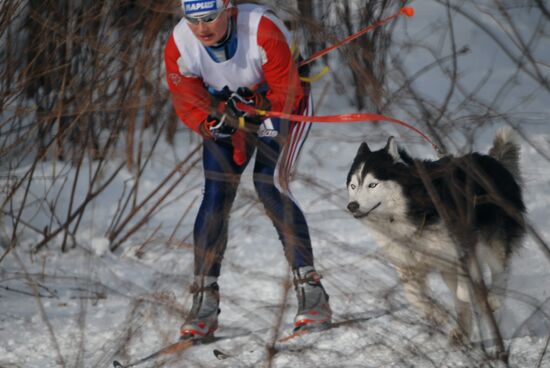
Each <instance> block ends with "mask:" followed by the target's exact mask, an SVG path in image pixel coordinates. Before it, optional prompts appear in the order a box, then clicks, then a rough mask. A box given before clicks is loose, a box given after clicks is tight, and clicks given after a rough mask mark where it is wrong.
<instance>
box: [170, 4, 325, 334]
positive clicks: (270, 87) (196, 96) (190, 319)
mask: <svg viewBox="0 0 550 368" xmlns="http://www.w3.org/2000/svg"><path fill="white" fill-rule="evenodd" d="M182 8H183V13H184V16H183V19H182V20H181V21H180V22H179V23H178V24H177V25H176V27H175V28H174V30H173V33H172V34H171V36H170V38H169V40H168V42H167V44H166V48H165V64H166V73H167V81H168V86H169V88H170V91H171V94H172V103H173V106H174V109H175V111H176V113H177V115H178V117H179V118H180V119H181V120H182V121H183V122H184V123H185V125H187V126H188V127H189V128H191V129H192V130H194V131H195V132H196V133H198V134H200V135H201V136H202V137H203V162H202V163H203V169H204V175H205V183H204V196H203V199H202V203H201V205H200V208H199V211H198V214H197V217H196V220H195V225H194V230H193V236H194V260H195V264H194V275H195V277H194V282H193V284H192V287H191V293H192V294H193V305H192V307H191V310H190V312H189V314H188V316H187V318H186V320H185V321H184V324H183V325H182V327H181V330H180V334H181V338H182V339H204V338H208V337H211V336H212V335H213V333H214V331H215V330H216V329H217V327H218V314H219V312H220V310H219V300H220V294H219V287H218V283H217V279H218V277H219V275H220V267H221V261H222V258H223V255H224V251H225V248H226V244H227V238H228V221H229V213H230V209H231V205H232V203H233V200H234V198H235V194H236V191H237V186H238V184H239V180H240V175H241V174H242V172H243V170H244V169H245V167H246V165H247V164H248V162H249V161H250V159H251V155H252V154H253V152H254V150H256V151H257V152H256V158H255V162H254V174H253V180H254V186H255V189H256V192H257V193H258V196H259V198H260V200H261V202H262V203H263V206H264V208H265V210H266V212H267V215H268V216H269V218H270V219H271V220H272V222H273V225H274V226H275V228H276V230H277V232H278V235H279V238H280V239H281V242H282V244H283V248H284V251H285V256H286V258H287V260H288V262H289V264H290V266H291V268H292V270H293V271H292V272H293V280H294V285H295V290H296V294H297V297H298V311H297V314H296V317H295V322H294V326H295V329H296V330H300V329H305V330H309V329H324V328H328V327H329V326H330V323H331V309H330V306H329V303H328V295H327V293H326V292H325V289H324V288H323V286H322V284H321V277H320V275H319V274H318V273H317V272H316V270H315V268H314V259H313V253H312V248H311V242H310V236H309V230H308V226H307V222H306V220H305V217H304V215H303V213H302V211H301V210H300V208H299V207H298V206H297V204H296V202H295V201H294V199H293V197H292V195H291V194H290V191H289V188H288V178H289V174H290V172H291V168H292V164H293V163H294V161H295V160H296V156H297V155H298V152H299V151H300V148H301V146H302V144H303V141H304V140H305V138H306V137H307V134H308V131H309V128H310V126H309V124H306V123H302V122H289V121H285V120H280V119H275V118H267V119H261V118H260V117H259V116H257V115H256V116H255V115H254V114H247V113H245V112H244V111H242V110H241V109H239V107H238V103H237V102H241V103H246V104H247V105H249V106H251V107H255V108H257V109H262V110H273V111H283V112H287V113H294V114H301V115H306V114H308V112H309V111H310V109H311V105H310V104H311V100H310V96H309V91H308V88H307V86H304V85H302V84H301V82H300V78H299V73H298V67H297V63H296V61H295V60H294V58H293V56H292V52H291V50H290V47H289V44H290V35H289V32H288V30H287V29H286V28H285V26H284V25H283V23H282V22H281V20H280V19H278V18H277V17H276V16H275V15H274V14H273V13H272V12H271V11H269V10H268V9H267V8H265V7H263V6H259V5H254V4H242V5H237V6H235V5H233V4H231V3H230V1H229V0H205V1H200V0H193V1H189V0H182ZM239 118H241V121H242V119H244V121H245V122H246V124H247V125H250V124H252V125H256V126H257V132H255V133H245V132H244V131H243V130H236V129H235V127H234V124H230V122H231V121H233V122H234V121H235V120H236V119H239Z"/></svg>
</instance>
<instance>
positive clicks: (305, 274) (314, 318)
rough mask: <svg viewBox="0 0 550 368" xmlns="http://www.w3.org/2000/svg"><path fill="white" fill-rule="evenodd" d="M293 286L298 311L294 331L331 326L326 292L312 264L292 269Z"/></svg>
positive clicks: (323, 328)
mask: <svg viewBox="0 0 550 368" xmlns="http://www.w3.org/2000/svg"><path fill="white" fill-rule="evenodd" d="M293 274H294V288H295V290H296V296H297V298H298V313H297V314H296V317H295V318H294V332H297V331H302V330H307V331H319V330H326V329H328V328H329V327H330V326H331V319H332V311H331V309H330V305H329V303H328V299H329V297H328V294H327V293H326V291H325V289H324V288H323V285H322V284H321V275H319V274H318V273H317V271H315V269H314V268H313V266H304V267H300V268H298V269H296V270H294V271H293Z"/></svg>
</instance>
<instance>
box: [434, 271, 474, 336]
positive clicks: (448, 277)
mask: <svg viewBox="0 0 550 368" xmlns="http://www.w3.org/2000/svg"><path fill="white" fill-rule="evenodd" d="M441 276H442V277H443V281H445V284H446V285H447V287H448V288H449V290H450V291H451V294H452V295H453V301H454V305H455V310H456V320H457V323H458V326H457V327H455V328H454V329H453V330H452V331H451V336H450V339H451V342H452V343H453V344H455V345H457V344H461V343H464V342H465V340H467V339H468V338H469V337H470V334H471V332H472V311H471V309H470V303H469V302H467V301H464V300H462V299H463V298H460V297H459V296H458V277H459V276H458V273H457V272H442V273H441Z"/></svg>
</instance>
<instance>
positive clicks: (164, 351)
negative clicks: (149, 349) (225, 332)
mask: <svg viewBox="0 0 550 368" xmlns="http://www.w3.org/2000/svg"><path fill="white" fill-rule="evenodd" d="M223 338H224V337H220V338H217V337H212V338H209V339H207V340H202V339H195V340H181V341H178V342H175V343H172V344H170V345H168V346H165V347H163V348H161V349H160V350H157V351H155V352H154V353H152V354H150V355H148V356H146V357H144V358H141V359H139V360H136V361H135V362H132V363H128V364H121V363H120V362H119V361H118V360H115V361H113V367H115V368H130V367H136V366H138V365H141V364H143V363H147V362H151V361H153V360H154V359H156V358H158V357H161V356H170V355H174V354H177V353H181V352H182V351H184V350H187V349H189V348H190V347H192V346H195V345H202V344H209V343H212V342H216V341H219V340H221V339H223Z"/></svg>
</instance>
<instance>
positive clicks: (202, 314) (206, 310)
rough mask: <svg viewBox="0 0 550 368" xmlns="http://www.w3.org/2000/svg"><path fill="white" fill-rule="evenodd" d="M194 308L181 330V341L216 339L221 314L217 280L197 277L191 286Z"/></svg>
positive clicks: (211, 277)
mask: <svg viewBox="0 0 550 368" xmlns="http://www.w3.org/2000/svg"><path fill="white" fill-rule="evenodd" d="M190 292H191V294H193V306H192V307H191V311H190V312H189V315H188V316H187V319H186V320H185V323H184V324H183V325H182V326H181V328H180V339H181V340H208V339H210V338H212V337H214V331H216V329H217V328H218V314H220V308H219V305H220V292H219V287H218V283H217V278H216V277H213V276H195V281H194V282H193V284H192V285H191V289H190Z"/></svg>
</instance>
